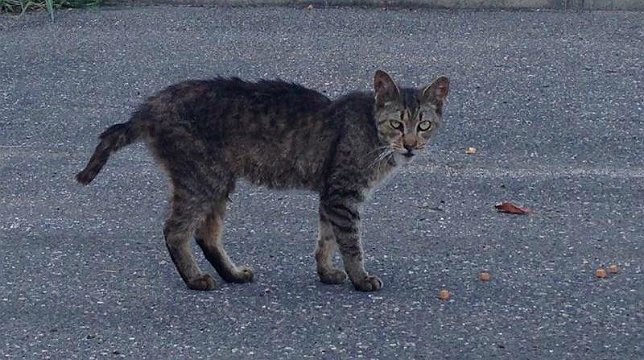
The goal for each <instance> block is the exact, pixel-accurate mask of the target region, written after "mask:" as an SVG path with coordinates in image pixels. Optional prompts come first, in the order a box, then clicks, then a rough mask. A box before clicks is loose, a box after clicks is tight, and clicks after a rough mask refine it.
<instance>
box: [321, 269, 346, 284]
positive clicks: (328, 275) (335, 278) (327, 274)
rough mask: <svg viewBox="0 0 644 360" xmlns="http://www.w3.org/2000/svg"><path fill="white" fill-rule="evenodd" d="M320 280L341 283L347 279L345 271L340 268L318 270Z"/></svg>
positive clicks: (326, 282) (327, 282) (328, 282)
mask: <svg viewBox="0 0 644 360" xmlns="http://www.w3.org/2000/svg"><path fill="white" fill-rule="evenodd" d="M318 275H319V276H320V281H321V282H323V283H325V284H342V283H343V282H345V281H346V280H347V273H346V272H344V270H340V269H330V270H327V271H318Z"/></svg>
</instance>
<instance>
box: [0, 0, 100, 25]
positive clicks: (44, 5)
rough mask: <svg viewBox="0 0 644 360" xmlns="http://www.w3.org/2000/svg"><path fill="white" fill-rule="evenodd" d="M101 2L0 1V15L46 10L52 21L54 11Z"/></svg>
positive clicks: (67, 0) (95, 0)
mask: <svg viewBox="0 0 644 360" xmlns="http://www.w3.org/2000/svg"><path fill="white" fill-rule="evenodd" d="M100 3H101V0H0V14H2V13H14V14H17V13H19V14H20V15H22V14H23V13H24V12H25V11H27V10H47V12H48V13H49V16H50V17H51V20H52V21H53V20H54V9H60V8H83V7H90V6H96V5H100Z"/></svg>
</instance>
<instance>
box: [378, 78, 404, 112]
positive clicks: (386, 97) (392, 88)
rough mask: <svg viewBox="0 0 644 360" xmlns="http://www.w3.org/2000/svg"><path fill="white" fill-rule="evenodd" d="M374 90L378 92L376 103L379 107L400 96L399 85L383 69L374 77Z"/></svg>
mask: <svg viewBox="0 0 644 360" xmlns="http://www.w3.org/2000/svg"><path fill="white" fill-rule="evenodd" d="M373 90H374V91H375V93H376V105H377V106H378V107H381V106H383V105H385V103H387V102H389V101H392V100H398V99H399V98H400V90H398V86H396V83H394V81H393V80H392V79H391V76H389V74H387V73H386V72H384V71H382V70H377V71H376V75H374V77H373Z"/></svg>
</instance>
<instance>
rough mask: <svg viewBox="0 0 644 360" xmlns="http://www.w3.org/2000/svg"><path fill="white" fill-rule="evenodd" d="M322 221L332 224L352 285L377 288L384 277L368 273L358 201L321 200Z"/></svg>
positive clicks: (364, 288)
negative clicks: (365, 265)
mask: <svg viewBox="0 0 644 360" xmlns="http://www.w3.org/2000/svg"><path fill="white" fill-rule="evenodd" d="M320 221H321V222H322V221H324V222H328V223H329V224H331V227H332V229H333V233H334V235H335V240H336V242H337V244H338V249H339V250H340V254H341V255H342V261H343V262H344V269H345V270H346V272H347V274H348V275H349V279H351V282H352V283H353V286H354V287H355V288H356V289H357V290H360V291H376V290H379V289H380V288H381V287H382V281H381V280H380V279H379V278H378V277H377V276H374V275H369V274H368V273H367V271H366V270H365V268H364V263H363V256H364V252H363V250H362V243H361V241H360V213H359V203H358V202H356V201H351V200H347V199H342V200H341V201H340V200H338V201H322V202H321V204H320Z"/></svg>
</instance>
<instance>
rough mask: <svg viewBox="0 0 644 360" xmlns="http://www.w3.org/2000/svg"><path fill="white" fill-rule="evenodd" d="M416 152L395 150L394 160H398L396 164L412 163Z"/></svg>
mask: <svg viewBox="0 0 644 360" xmlns="http://www.w3.org/2000/svg"><path fill="white" fill-rule="evenodd" d="M415 155H416V153H415V152H414V151H405V152H398V151H396V152H394V160H395V161H396V164H407V163H410V162H411V161H412V160H413V159H414V156H415Z"/></svg>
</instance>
